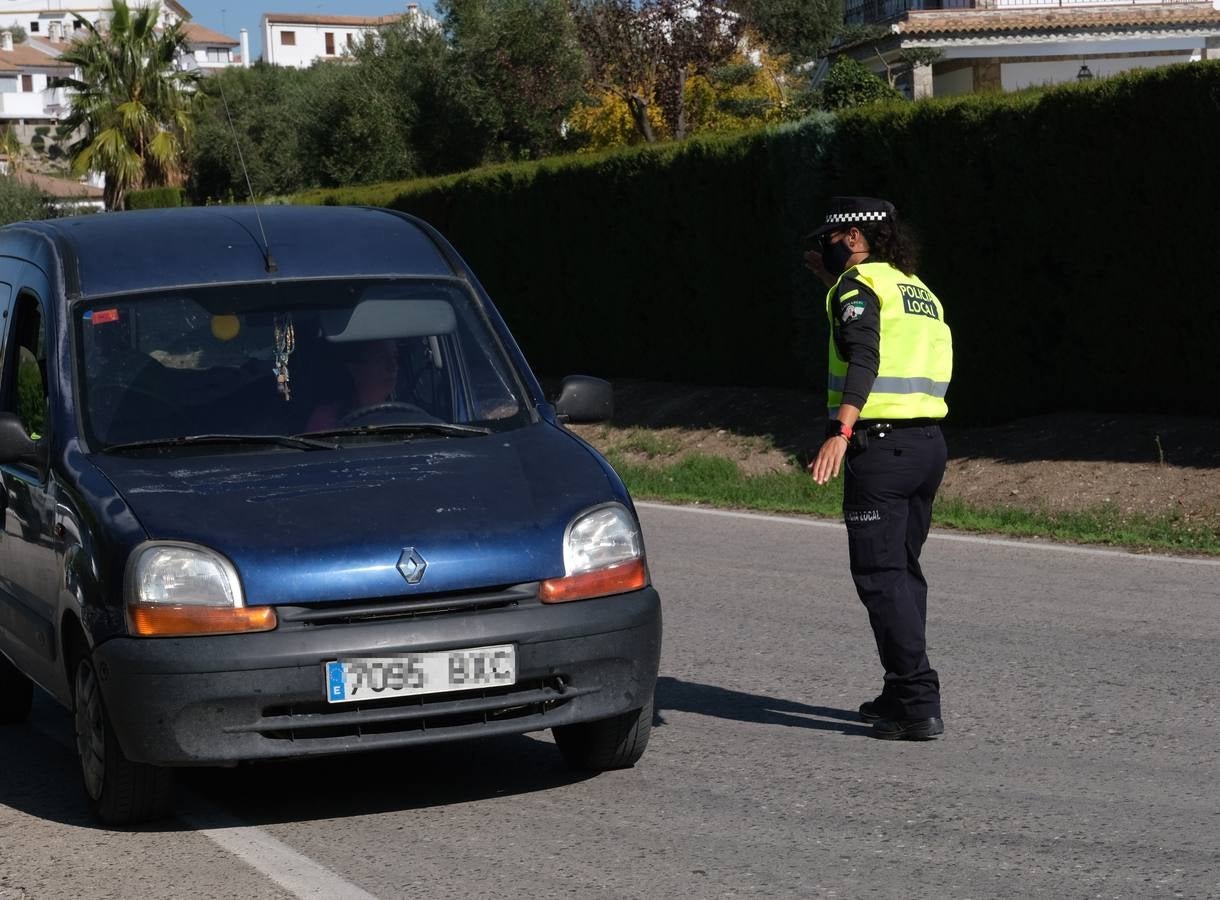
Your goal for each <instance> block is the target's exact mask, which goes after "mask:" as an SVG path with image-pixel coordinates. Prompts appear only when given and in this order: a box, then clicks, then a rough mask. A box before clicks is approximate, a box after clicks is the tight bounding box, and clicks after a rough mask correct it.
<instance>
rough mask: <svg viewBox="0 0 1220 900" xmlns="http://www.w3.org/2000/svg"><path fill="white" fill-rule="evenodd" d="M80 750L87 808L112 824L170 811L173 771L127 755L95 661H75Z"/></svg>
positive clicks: (130, 823)
mask: <svg viewBox="0 0 1220 900" xmlns="http://www.w3.org/2000/svg"><path fill="white" fill-rule="evenodd" d="M74 683H75V686H76V710H75V716H74V718H75V720H76V752H77V755H78V756H79V757H80V764H81V775H82V776H83V777H84V782H85V794H86V795H88V797H89V807H90V809H92V810H93V813H94V815H96V816H97V817H98V818H99V819H101V820H102V821H103V822H106V823H108V824H110V825H132V824H135V823H137V822H145V821H148V820H149V819H156V818H159V817H161V816H164V815H166V814H167V813H168V812H169V809H170V804H171V802H172V799H173V788H174V782H173V772H172V771H171V770H169V769H166V768H164V767H162V766H150V765H146V764H145V763H136V762H132V761H131V760H129V759H128V758H127V757H126V756H124V755H123V750H122V748H121V747H119V742H118V739H117V738H116V737H115V736H114V729H112V728H111V727H110V719H109V717H108V716H107V715H106V708H105V706H104V705H103V703H102V691H101V686H100V685H99V684H98V681H97V673H96V671H95V670H94V668H93V663H92V662H91V661H90V660H89V659H88V658H87V657H86V658H84V659H82V660H81V661H80V662H79V663H77V665H76V678H75V679H74Z"/></svg>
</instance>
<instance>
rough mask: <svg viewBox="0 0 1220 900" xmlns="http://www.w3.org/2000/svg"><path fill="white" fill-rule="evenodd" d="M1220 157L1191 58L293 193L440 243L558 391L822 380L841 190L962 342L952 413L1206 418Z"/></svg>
mask: <svg viewBox="0 0 1220 900" xmlns="http://www.w3.org/2000/svg"><path fill="white" fill-rule="evenodd" d="M1217 146H1220V63H1192V64H1188V65H1181V66H1171V67H1166V68H1162V69H1157V70H1153V71H1151V72H1145V73H1139V74H1132V75H1127V76H1120V77H1117V78H1112V79H1105V80H1101V81H1098V82H1094V83H1092V84H1086V85H1067V86H1063V87H1060V88H1056V89H1053V90H1049V91H1045V92H1026V93H1022V94H1016V95H998V94H990V95H982V96H973V97H965V98H957V99H951V100H931V101H925V102H920V103H916V104H909V103H903V104H895V105H883V106H873V107H866V108H862V109H855V110H851V111H848V112H845V113H842V114H840V115H839V116H838V117H837V118H832V117H829V116H819V117H815V118H813V119H810V120H806V121H805V122H802V123H799V124H797V125H795V126H781V127H778V128H773V129H766V130H762V131H757V132H751V133H746V134H742V135H737V136H732V137H719V138H709V139H702V140H701V139H696V140H692V141H688V142H686V143H684V144H681V145H677V146H665V147H652V148H644V149H633V150H628V151H623V152H619V153H613V154H605V155H602V156H595V157H571V158H565V159H558V160H547V161H542V162H539V163H531V164H521V165H516V166H501V167H495V168H491V169H485V170H478V171H475V172H472V173H467V174H464V175H459V176H450V177H447V178H441V179H431V180H427V181H418V182H410V183H405V184H403V183H400V184H389V185H377V186H371V187H367V188H358V189H346V190H342V189H341V190H335V191H315V192H311V193H309V194H305V195H301V196H298V197H296V198H294V200H295V202H304V203H343V204H347V203H366V204H371V205H377V206H388V207H392V208H396V209H401V210H406V211H408V212H412V213H415V214H417V215H420V216H422V217H423V218H424V219H426V220H428V221H430V222H432V223H433V224H435V225H436V226H437V227H438V228H440V230H441V231H442V232H443V233H445V235H446V236H447V237H448V238H449V239H450V240H451V241H452V242H453V243H454V245H455V246H456V247H457V248H458V250H459V251H460V252H461V253H462V254H463V256H464V257H465V258H466V259H467V261H468V262H469V263H470V264H471V266H472V267H473V268H474V270H475V272H476V273H477V274H478V275H479V277H480V278H481V279H482V280H483V281H484V283H485V284H486V286H487V288H488V290H489V292H490V293H491V295H492V296H493V297H494V298H495V300H496V302H497V305H498V306H500V308H501V310H502V311H503V312H504V314H505V317H506V318H507V320H508V322H509V324H510V325H511V326H512V328H513V330H514V333H515V334H516V335H517V337H518V339H519V341H520V342H521V344H522V347H523V349H524V350H525V352H526V354H527V356H528V357H529V358H530V360H531V363H532V364H533V365H534V367H535V369H537V370H538V371H540V372H543V373H547V374H552V375H554V374H563V373H566V372H572V371H586V372H593V373H596V374H602V375H608V376H635V377H645V378H655V379H671V380H686V381H696V382H706V383H720V384H743V385H761V384H772V385H790V386H798V387H809V386H815V387H816V386H818V384H819V383H820V382H821V380H822V377H823V376H822V371H823V367H824V359H825V341H826V329H825V323H824V321H823V316H824V313H823V312H822V304H823V291H822V290H821V289H820V288H819V286H817V285H815V283H814V280H813V278H812V277H811V276H809V275H808V274H807V273H806V272H804V270H803V268H802V267H801V265H800V250H801V246H802V242H801V236H802V235H803V234H804V233H805V232H806V231H808V230H809V228H810V227H811V226H813V225H814V224H816V222H817V221H819V220H820V218H821V216H822V213H823V211H824V208H825V204H826V200H827V198H828V196H829V195H830V194H832V193H845V194H856V193H858V194H874V195H879V196H888V197H890V198H892V199H893V200H894V201H895V202H896V203H897V205H898V208H899V211H900V213H901V214H902V215H903V216H904V218H905V219H906V220H907V221H908V222H909V223H911V224H912V225H913V226H914V227H915V228H916V230H917V231H918V233H919V234H920V235H921V236H922V238H923V243H924V247H925V254H924V263H923V265H922V266H921V275H923V277H924V279H925V280H926V281H927V282H928V283H929V284H930V285H931V286H932V288H933V289H934V290H935V291H936V292H937V294H938V295H939V296H940V297H941V299H942V300H943V301H944V303H945V306H946V310H947V319H948V321H949V323H950V325H952V326H953V329H954V335H955V348H956V372H955V378H954V385H953V388H952V389H951V392H950V407H951V409H952V410H953V413H954V416H955V418H957V419H959V420H963V419H965V420H983V419H1000V418H1007V417H1011V416H1017V415H1028V414H1033V413H1039V412H1049V411H1053V410H1070V409H1094V410H1116V411H1131V412H1169V411H1174V412H1183V413H1198V412H1215V411H1216V409H1217V406H1218V404H1217V402H1216V400H1215V397H1216V396H1218V395H1220V366H1216V365H1215V363H1214V358H1215V356H1216V347H1217V346H1220V304H1217V303H1215V302H1213V301H1212V300H1211V299H1210V296H1209V292H1210V280H1209V278H1208V270H1209V269H1210V268H1211V264H1212V263H1211V258H1212V256H1213V255H1214V250H1213V249H1212V248H1213V244H1214V240H1213V238H1212V233H1213V230H1214V227H1215V224H1214V223H1215V221H1216V212H1215V204H1216V198H1217V197H1220V190H1218V189H1220V167H1216V166H1214V165H1212V164H1210V163H1209V162H1208V161H1207V159H1206V156H1207V152H1208V150H1207V148H1212V147H1217ZM1200 291H1201V292H1202V297H1201V300H1200V301H1195V299H1194V298H1195V297H1196V296H1199V294H1200Z"/></svg>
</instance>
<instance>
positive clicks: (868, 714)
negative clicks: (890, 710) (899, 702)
mask: <svg viewBox="0 0 1220 900" xmlns="http://www.w3.org/2000/svg"><path fill="white" fill-rule="evenodd" d="M884 718H885V713H884V712H883V707H882V705H881V698H880V697H878V698H877V699H876V700H865V701H864V702H863V703H861V704H860V721H861V722H876V721H877V720H878V719H884Z"/></svg>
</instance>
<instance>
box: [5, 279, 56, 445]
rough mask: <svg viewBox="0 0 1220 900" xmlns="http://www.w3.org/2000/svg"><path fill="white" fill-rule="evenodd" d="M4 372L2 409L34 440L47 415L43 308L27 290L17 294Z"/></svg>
mask: <svg viewBox="0 0 1220 900" xmlns="http://www.w3.org/2000/svg"><path fill="white" fill-rule="evenodd" d="M5 372H6V375H7V377H6V378H5V379H4V384H5V391H4V410H5V411H6V412H15V413H16V414H17V416H18V417H19V418H20V419H21V424H22V425H24V426H25V430H26V432H27V433H28V434H29V435H30V437H32V438H34V439H35V440H37V439H38V438H40V437H41V436H42V433H43V430H44V425H45V423H46V417H47V397H48V393H47V378H46V372H47V348H46V329H45V327H44V325H43V321H42V311H41V310H40V309H39V307H38V300H37V299H36V298H35V297H33V296H32V295H30V294H22V295H21V296H20V297H18V298H17V309H16V313H15V315H14V316H13V322H12V326H11V328H10V331H9V339H8V360H7V364H6V367H5Z"/></svg>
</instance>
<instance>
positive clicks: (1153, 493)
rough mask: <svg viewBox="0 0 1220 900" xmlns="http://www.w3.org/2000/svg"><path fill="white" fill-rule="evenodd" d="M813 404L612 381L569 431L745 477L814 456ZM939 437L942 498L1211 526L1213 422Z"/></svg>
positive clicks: (1057, 419) (1033, 426)
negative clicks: (945, 458)
mask: <svg viewBox="0 0 1220 900" xmlns="http://www.w3.org/2000/svg"><path fill="white" fill-rule="evenodd" d="M823 402H824V401H823V400H822V398H821V397H820V396H818V395H817V394H816V393H814V392H803V391H795V390H785V389H760V388H758V389H756V388H709V387H697V386H691V385H675V384H657V383H652V382H638V381H621V382H616V383H615V417H614V420H613V422H611V423H610V424H609V425H585V426H576V430H578V431H579V432H580V433H581V434H583V435H584V436H585V437H586V438H587V439H589V440H590V441H591V442H592V443H593V444H594V445H596V446H598V447H602V448H614V449H617V450H619V451H620V452H622V453H625V454H626V455H627V456H628V458H632V459H635V460H638V461H650V462H653V463H662V464H663V463H665V462H670V461H674V460H677V459H679V458H680V457H682V456H683V455H685V454H687V453H690V452H692V451H697V452H700V453H706V454H709V455H716V456H724V457H727V458H729V459H733V460H734V461H736V462H737V463H738V464H739V465H740V466H741V467H742V469H743V470H744V471H745V472H747V473H751V474H752V473H757V472H763V471H781V470H783V469H785V468H791V467H795V466H800V465H803V464H804V463H806V462H807V461H808V460H809V459H811V458H812V455H813V453H815V452H816V449H817V447H818V446H819V444H820V443H821V439H822V438H821V436H822V427H823V424H824V422H825V415H826V413H825V409H824V407H823V405H822V404H823ZM945 434H946V438H947V440H948V444H949V456H950V459H949V467H948V471H947V472H946V474H945V481H944V485H943V487H942V489H941V492H942V495H943V496H945V497H957V498H961V499H963V500H967V501H970V502H971V503H974V504H978V505H981V506H1019V507H1022V508H1025V509H1033V510H1045V511H1050V512H1056V511H1067V510H1083V509H1097V508H1101V507H1106V506H1110V505H1112V506H1113V507H1114V508H1115V509H1117V510H1118V511H1120V512H1122V513H1141V514H1144V515H1153V516H1156V515H1163V514H1177V515H1179V516H1181V517H1182V519H1183V520H1184V521H1185V522H1186V523H1189V524H1193V525H1210V526H1211V527H1214V528H1220V419H1217V418H1211V417H1171V416H1164V417H1158V416H1123V415H1107V414H1097V413H1080V414H1058V415H1050V416H1038V417H1035V418H1029V419H1022V420H1019V421H1015V422H1008V423H1005V424H1002V425H995V426H989V427H979V428H959V427H955V426H952V425H946V427H945Z"/></svg>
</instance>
